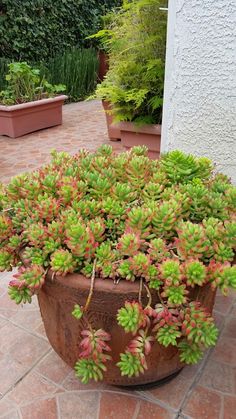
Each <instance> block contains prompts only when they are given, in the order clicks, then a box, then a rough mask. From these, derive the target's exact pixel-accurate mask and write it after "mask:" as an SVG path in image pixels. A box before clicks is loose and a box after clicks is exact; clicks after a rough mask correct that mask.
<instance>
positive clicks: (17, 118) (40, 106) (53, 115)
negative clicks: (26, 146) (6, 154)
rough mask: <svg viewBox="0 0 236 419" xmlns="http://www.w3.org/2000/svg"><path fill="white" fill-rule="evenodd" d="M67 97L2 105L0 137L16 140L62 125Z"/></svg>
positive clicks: (0, 111) (0, 106)
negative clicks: (63, 107)
mask: <svg viewBox="0 0 236 419" xmlns="http://www.w3.org/2000/svg"><path fill="white" fill-rule="evenodd" d="M65 99H67V96H65V95H60V96H56V97H54V98H48V99H41V100H36V101H34V102H28V103H22V104H19V105H12V106H3V105H0V135H7V136H8V137H12V138H16V137H21V136H22V135H25V134H28V133H30V132H34V131H38V130H40V129H43V128H49V127H52V126H55V125H60V124H62V105H63V103H64V100H65Z"/></svg>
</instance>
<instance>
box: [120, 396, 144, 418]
mask: <svg viewBox="0 0 236 419" xmlns="http://www.w3.org/2000/svg"><path fill="white" fill-rule="evenodd" d="M140 405H141V401H140V400H138V401H137V404H136V407H135V412H134V414H133V417H132V419H137V417H138V414H139V412H140ZM124 419H125V418H124Z"/></svg>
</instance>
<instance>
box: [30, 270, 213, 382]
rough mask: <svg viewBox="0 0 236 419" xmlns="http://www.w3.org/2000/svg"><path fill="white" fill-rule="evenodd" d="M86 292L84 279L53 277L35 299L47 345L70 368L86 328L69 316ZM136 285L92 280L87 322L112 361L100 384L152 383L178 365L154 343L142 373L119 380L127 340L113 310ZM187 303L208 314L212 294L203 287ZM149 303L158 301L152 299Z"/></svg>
mask: <svg viewBox="0 0 236 419" xmlns="http://www.w3.org/2000/svg"><path fill="white" fill-rule="evenodd" d="M89 288H90V280H89V279H87V278H85V277H84V276H82V275H78V274H72V275H67V276H66V277H64V278H63V277H57V278H56V279H54V281H53V282H52V281H51V279H50V278H47V280H46V282H45V284H44V286H43V288H42V289H41V291H40V292H39V295H38V299H39V305H40V310H41V315H42V318H43V322H44V326H45V330H46V334H47V336H48V339H49V342H50V343H51V345H52V347H53V348H54V350H55V351H56V352H57V353H58V355H60V357H61V358H62V359H63V360H64V361H65V362H66V363H67V364H69V365H70V366H71V367H74V365H75V363H76V361H77V359H78V355H79V351H80V349H79V343H80V340H81V335H80V334H81V331H82V329H84V328H87V325H86V323H85V322H84V320H83V319H82V320H80V321H78V320H76V319H75V318H74V317H73V316H72V315H71V312H72V310H73V307H74V305H75V304H81V305H84V304H85V302H86V300H87V297H88V293H89ZM138 292H139V282H135V283H131V282H128V281H120V282H119V284H114V283H113V281H112V280H102V279H96V280H95V288H94V293H93V298H92V301H91V304H90V306H89V311H88V318H89V321H90V323H91V324H92V326H93V327H94V328H96V329H98V328H103V329H104V330H106V331H107V332H109V333H110V334H111V336H112V339H111V348H112V352H111V354H112V357H113V362H109V363H108V365H107V366H108V371H107V372H106V373H105V375H104V381H105V382H106V383H109V384H113V385H119V386H132V385H143V384H147V383H153V382H156V381H158V380H162V379H164V378H166V377H169V376H170V375H172V374H174V373H176V372H178V371H179V370H180V369H181V368H182V367H183V365H182V364H181V363H180V360H179V356H178V352H177V349H176V348H175V347H169V348H164V347H163V346H160V345H159V344H158V343H155V344H154V345H153V350H152V352H151V354H150V355H149V356H148V367H149V368H148V370H147V371H146V372H145V373H144V374H143V375H140V376H139V377H133V378H127V377H121V375H120V371H119V369H118V367H116V365H115V364H116V363H117V362H118V361H119V354H120V352H124V350H125V347H126V345H127V344H128V342H129V341H130V339H131V335H130V334H125V333H124V331H123V329H122V328H121V327H120V326H118V325H117V321H116V314H117V310H118V309H119V308H120V307H121V306H123V305H124V303H125V301H126V300H129V301H133V300H137V296H138ZM191 294H192V295H191V297H192V298H193V299H198V300H199V301H201V302H202V303H203V304H204V305H205V307H207V308H208V310H209V311H210V312H211V311H212V308H213V304H214V299H215V292H213V291H212V290H211V288H210V287H209V286H208V285H206V286H204V287H202V288H196V289H194V291H192V292H191ZM142 301H143V302H144V303H145V302H146V293H145V292H143V294H142ZM153 302H158V299H157V297H156V295H155V294H153Z"/></svg>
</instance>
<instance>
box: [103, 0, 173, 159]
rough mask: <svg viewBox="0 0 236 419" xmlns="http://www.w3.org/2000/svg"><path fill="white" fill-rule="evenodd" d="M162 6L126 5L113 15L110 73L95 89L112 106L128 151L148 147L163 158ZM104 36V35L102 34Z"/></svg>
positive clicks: (151, 1) (150, 2) (152, 2)
mask: <svg viewBox="0 0 236 419" xmlns="http://www.w3.org/2000/svg"><path fill="white" fill-rule="evenodd" d="M162 3H163V2H162V1H156V0H145V1H143V0H135V1H131V2H125V3H124V4H123V7H121V8H120V9H119V12H117V13H116V14H113V18H112V19H111V23H110V25H109V28H108V29H107V32H106V33H105V35H106V36H107V37H108V41H107V45H108V48H109V71H108V72H107V74H106V77H105V79H104V81H103V82H102V83H101V84H100V85H98V86H97V90H96V95H97V97H99V98H101V99H102V100H105V101H106V102H108V103H109V104H110V109H111V110H112V113H113V117H114V121H116V122H121V123H120V124H119V128H120V131H121V141H122V143H123V145H124V146H125V147H126V148H128V149H129V148H130V147H132V146H134V145H142V144H145V145H146V146H147V147H148V149H149V156H150V157H154V158H157V157H159V154H160V141H161V120H162V103H163V88H164V69H165V45H166V20H167V19H166V12H165V11H163V10H161V9H160V6H161V4H162ZM101 36H104V34H101Z"/></svg>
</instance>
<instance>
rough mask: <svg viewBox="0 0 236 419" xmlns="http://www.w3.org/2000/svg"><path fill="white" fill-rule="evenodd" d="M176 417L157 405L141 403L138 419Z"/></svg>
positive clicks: (170, 418)
mask: <svg viewBox="0 0 236 419" xmlns="http://www.w3.org/2000/svg"><path fill="white" fill-rule="evenodd" d="M175 417H176V413H173V412H171V411H169V410H167V409H164V408H163V407H161V406H159V405H157V404H154V403H149V402H146V401H140V409H139V412H138V415H137V419H144V418H145V419H174V418H175ZM124 419H125V418H124ZM127 419H131V418H127ZM198 419H200V418H198Z"/></svg>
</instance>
